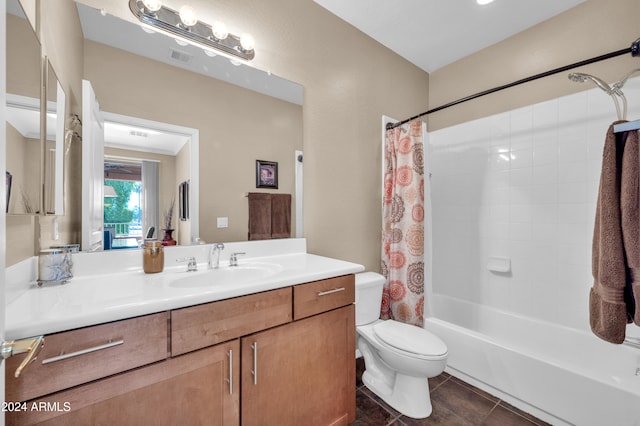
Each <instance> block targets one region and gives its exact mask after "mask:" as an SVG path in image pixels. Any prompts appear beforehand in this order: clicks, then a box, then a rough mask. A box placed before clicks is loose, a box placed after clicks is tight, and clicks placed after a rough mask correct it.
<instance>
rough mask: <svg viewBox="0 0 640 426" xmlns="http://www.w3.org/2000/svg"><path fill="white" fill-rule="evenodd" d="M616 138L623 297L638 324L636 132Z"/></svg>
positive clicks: (639, 154) (639, 175) (639, 165)
mask: <svg viewBox="0 0 640 426" xmlns="http://www.w3.org/2000/svg"><path fill="white" fill-rule="evenodd" d="M620 136H621V138H622V141H621V142H622V143H623V144H624V155H623V157H622V179H621V182H620V194H621V195H620V198H621V215H622V218H621V220H622V242H623V244H624V251H625V255H626V260H627V280H626V287H625V293H624V295H625V303H626V305H627V316H628V320H629V321H631V320H633V321H634V322H635V323H636V324H637V325H640V311H639V310H638V303H639V302H640V193H639V192H638V191H640V185H639V181H640V146H639V145H638V132H637V131H633V132H625V133H623V134H621V135H620ZM624 139H626V141H625V140H624ZM634 296H635V297H634Z"/></svg>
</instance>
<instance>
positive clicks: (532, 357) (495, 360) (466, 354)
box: [425, 294, 640, 426]
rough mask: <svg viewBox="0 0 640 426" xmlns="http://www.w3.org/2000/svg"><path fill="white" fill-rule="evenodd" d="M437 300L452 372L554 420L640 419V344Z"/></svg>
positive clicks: (623, 424)
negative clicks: (612, 341) (635, 345)
mask: <svg viewBox="0 0 640 426" xmlns="http://www.w3.org/2000/svg"><path fill="white" fill-rule="evenodd" d="M432 306H433V307H434V313H435V315H436V317H431V318H426V319H425V328H426V329H428V330H430V331H432V332H433V333H435V334H437V335H438V336H439V337H440V338H441V339H442V340H444V342H445V343H446V344H447V346H448V349H449V359H448V362H447V364H448V366H447V372H449V373H450V374H452V375H454V376H457V377H460V378H462V379H464V380H467V381H468V382H470V383H471V384H474V385H476V386H478V387H480V388H481V389H483V390H485V391H487V392H489V393H491V394H493V395H496V396H498V397H500V398H502V399H504V400H505V401H507V402H508V403H510V404H512V405H514V406H516V407H518V408H520V409H522V410H524V411H527V412H529V413H531V414H533V415H535V416H537V417H539V418H540V419H542V420H545V421H547V422H549V423H551V424H554V425H566V424H574V425H579V426H590V425H593V426H602V425H615V426H631V425H640V370H639V368H640V349H638V348H633V347H630V346H626V345H613V344H609V343H606V342H603V341H601V340H600V339H598V338H597V337H595V336H593V335H591V334H590V333H589V332H582V331H580V330H576V329H572V328H568V327H559V326H557V325H555V324H551V323H546V322H542V321H537V320H535V319H531V318H528V317H521V316H515V315H513V314H511V313H509V312H504V311H499V310H497V309H493V308H490V307H486V306H481V305H477V304H474V303H470V302H467V301H463V300H459V299H455V298H450V297H448V296H442V295H437V294H435V295H433V296H432ZM454 322H455V324H454Z"/></svg>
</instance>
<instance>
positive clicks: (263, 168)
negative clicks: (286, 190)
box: [256, 160, 278, 189]
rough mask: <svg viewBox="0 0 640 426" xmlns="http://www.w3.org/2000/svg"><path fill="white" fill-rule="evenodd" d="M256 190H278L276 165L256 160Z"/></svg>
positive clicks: (273, 162) (271, 162)
mask: <svg viewBox="0 0 640 426" xmlns="http://www.w3.org/2000/svg"><path fill="white" fill-rule="evenodd" d="M256 188H273V189H278V163H276V162H275V161H263V160H256Z"/></svg>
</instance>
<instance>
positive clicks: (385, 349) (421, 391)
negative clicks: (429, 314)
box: [356, 272, 447, 419]
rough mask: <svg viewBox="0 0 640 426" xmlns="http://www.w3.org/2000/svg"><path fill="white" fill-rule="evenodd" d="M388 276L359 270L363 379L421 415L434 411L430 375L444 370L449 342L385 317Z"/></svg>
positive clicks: (400, 408)
mask: <svg viewBox="0 0 640 426" xmlns="http://www.w3.org/2000/svg"><path fill="white" fill-rule="evenodd" d="M384 281H385V278H384V277H383V276H382V275H380V274H376V273H373V272H364V273H361V274H357V275H356V332H357V346H358V351H359V352H360V353H361V354H362V356H364V362H365V372H364V374H363V375H362V381H363V383H364V384H365V385H366V386H367V388H369V389H370V390H371V391H373V392H374V393H375V394H376V395H378V396H379V397H380V398H382V399H383V400H384V401H385V402H386V403H387V404H389V405H390V406H391V407H393V408H395V409H396V410H398V411H399V412H400V413H402V414H404V415H406V416H409V417H413V418H416V419H422V418H425V417H429V415H430V414H431V410H432V407H431V397H430V395H429V384H428V382H427V379H428V378H430V377H435V376H437V375H438V374H440V373H442V372H443V371H444V367H445V366H446V364H447V346H446V345H445V344H444V342H443V341H442V340H440V338H438V337H437V336H435V335H434V334H432V333H430V332H428V331H427V330H425V329H423V328H420V327H416V326H413V325H409V324H404V323H401V322H398V321H393V320H386V321H385V320H381V319H380V304H381V302H382V288H383V286H384Z"/></svg>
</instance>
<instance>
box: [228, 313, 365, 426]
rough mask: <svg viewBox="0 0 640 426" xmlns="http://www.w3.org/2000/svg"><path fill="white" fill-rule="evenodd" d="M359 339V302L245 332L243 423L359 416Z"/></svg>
mask: <svg viewBox="0 0 640 426" xmlns="http://www.w3.org/2000/svg"><path fill="white" fill-rule="evenodd" d="M354 339H355V318H354V306H353V305H350V306H346V307H343V308H340V309H336V310H333V311H329V312H326V313H323V314H320V315H316V316H312V317H309V318H306V319H303V320H300V321H295V322H292V323H289V324H286V325H282V326H279V327H276V328H273V329H270V330H266V331H263V332H261V333H257V334H254V335H251V336H247V337H244V338H243V339H242V342H241V346H242V400H241V404H242V405H241V406H242V424H243V425H276V424H277V425H295V426H297V425H308V426H311V425H322V426H325V425H333V424H344V425H346V424H348V423H350V422H352V421H353V420H355V342H354Z"/></svg>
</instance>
